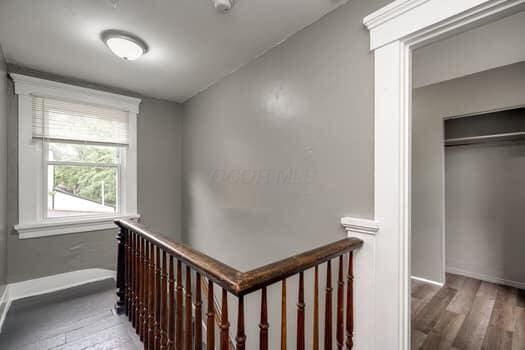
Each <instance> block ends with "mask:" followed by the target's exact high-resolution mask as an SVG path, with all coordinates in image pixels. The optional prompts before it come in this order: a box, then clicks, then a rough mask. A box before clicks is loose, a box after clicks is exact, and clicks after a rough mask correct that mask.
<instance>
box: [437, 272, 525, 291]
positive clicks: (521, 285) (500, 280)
mask: <svg viewBox="0 0 525 350" xmlns="http://www.w3.org/2000/svg"><path fill="white" fill-rule="evenodd" d="M446 271H447V272H449V273H453V274H455V275H461V276H465V277H470V278H475V279H477V280H481V281H485V282H490V283H495V284H502V285H504V286H509V287H514V288H518V289H525V282H518V281H512V280H506V279H503V278H499V277H494V276H489V275H485V274H482V273H477V272H470V271H466V270H462V269H457V268H455V267H447V268H446Z"/></svg>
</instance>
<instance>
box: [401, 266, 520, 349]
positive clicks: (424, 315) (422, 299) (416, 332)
mask: <svg viewBox="0 0 525 350" xmlns="http://www.w3.org/2000/svg"><path fill="white" fill-rule="evenodd" d="M411 314H412V349H413V350H416V349H424V350H441V349H443V350H444V349H454V350H464V349H468V350H475V349H482V350H500V349H501V350H507V349H508V350H525V291H524V290H519V289H516V288H511V287H506V286H500V285H496V284H493V283H488V282H484V281H479V280H476V279H472V278H468V277H463V276H458V275H453V274H447V282H446V284H445V285H444V286H443V287H441V288H440V287H438V286H435V285H432V284H427V283H423V282H419V281H415V280H413V281H412V311H411Z"/></svg>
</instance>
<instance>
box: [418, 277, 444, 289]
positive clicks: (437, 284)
mask: <svg viewBox="0 0 525 350" xmlns="http://www.w3.org/2000/svg"><path fill="white" fill-rule="evenodd" d="M410 278H411V279H413V280H415V281H419V282H423V283H429V284H433V285H435V286H438V287H443V286H444V285H445V284H444V283H441V282H436V281H432V280H428V279H426V278H421V277H416V276H412V277H410Z"/></svg>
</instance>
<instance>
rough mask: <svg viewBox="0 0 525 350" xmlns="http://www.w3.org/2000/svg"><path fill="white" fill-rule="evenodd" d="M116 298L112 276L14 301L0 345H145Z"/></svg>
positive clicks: (128, 349) (134, 349)
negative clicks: (117, 310)
mask: <svg viewBox="0 0 525 350" xmlns="http://www.w3.org/2000/svg"><path fill="white" fill-rule="evenodd" d="M114 303H115V282H114V281H113V280H109V281H105V282H98V283H93V284H91V285H88V286H82V287H78V288H74V289H70V290H67V291H62V292H58V293H53V294H49V295H46V296H38V297H34V298H30V299H25V300H21V301H18V302H15V303H13V305H12V306H11V308H10V309H9V312H8V314H7V318H6V321H5V323H4V328H3V330H2V334H0V349H2V350H3V349H5V350H33V349H34V350H48V349H53V350H80V349H105V350H106V349H107V350H116V349H121V350H138V349H142V346H141V344H140V341H139V339H138V337H137V336H136V334H135V332H134V330H133V329H132V327H131V326H130V324H129V322H128V320H127V318H126V317H124V316H117V315H115V314H114V312H113V306H114Z"/></svg>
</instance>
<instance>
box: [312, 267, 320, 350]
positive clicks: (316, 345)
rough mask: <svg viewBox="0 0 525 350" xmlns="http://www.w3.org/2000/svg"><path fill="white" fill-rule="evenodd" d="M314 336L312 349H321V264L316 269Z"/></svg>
mask: <svg viewBox="0 0 525 350" xmlns="http://www.w3.org/2000/svg"><path fill="white" fill-rule="evenodd" d="M313 317H314V320H313V321H314V326H313V329H314V336H313V344H312V349H314V350H319V266H318V265H316V266H315V269H314V316H313Z"/></svg>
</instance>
